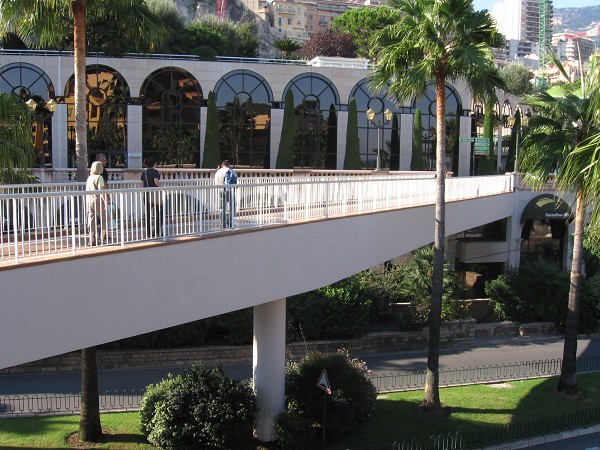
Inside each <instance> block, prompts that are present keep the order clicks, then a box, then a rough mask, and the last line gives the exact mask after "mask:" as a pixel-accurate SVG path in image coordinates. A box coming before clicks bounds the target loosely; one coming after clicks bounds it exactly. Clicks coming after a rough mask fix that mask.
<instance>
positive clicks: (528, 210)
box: [521, 194, 573, 223]
mask: <svg viewBox="0 0 600 450" xmlns="http://www.w3.org/2000/svg"><path fill="white" fill-rule="evenodd" d="M572 218H573V212H572V211H571V207H570V206H569V205H568V203H567V202H565V201H564V200H562V199H560V198H558V197H557V196H556V195H553V194H542V195H538V196H537V197H535V198H534V199H532V200H531V201H530V202H529V203H528V204H527V206H526V207H525V209H523V213H522V214H521V223H525V221H526V220H528V219H534V220H535V219H548V220H550V219H562V220H567V219H572Z"/></svg>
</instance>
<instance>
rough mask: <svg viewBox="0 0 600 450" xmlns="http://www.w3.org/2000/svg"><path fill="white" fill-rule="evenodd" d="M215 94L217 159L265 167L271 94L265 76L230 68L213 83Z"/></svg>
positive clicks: (268, 163) (269, 128)
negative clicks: (217, 136) (218, 149)
mask: <svg viewBox="0 0 600 450" xmlns="http://www.w3.org/2000/svg"><path fill="white" fill-rule="evenodd" d="M215 96H216V100H217V108H218V109H219V117H220V133H219V137H220V139H219V148H220V150H221V159H228V160H229V161H232V162H234V163H235V164H239V165H243V166H247V167H261V168H266V169H268V168H269V166H270V152H269V148H270V135H271V125H270V124H271V107H272V104H273V94H272V92H271V89H270V87H269V85H268V84H267V82H266V80H265V79H264V78H263V77H261V76H260V75H258V74H257V73H254V72H251V71H249V70H237V71H234V72H230V73H228V74H226V75H225V76H224V77H223V78H221V80H219V82H218V83H217V85H216V86H215Z"/></svg>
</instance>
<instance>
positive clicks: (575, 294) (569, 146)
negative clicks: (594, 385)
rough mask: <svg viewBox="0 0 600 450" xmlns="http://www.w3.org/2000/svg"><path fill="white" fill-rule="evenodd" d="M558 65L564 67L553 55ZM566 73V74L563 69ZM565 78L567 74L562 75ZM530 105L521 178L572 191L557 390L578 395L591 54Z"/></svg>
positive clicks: (596, 177)
mask: <svg viewBox="0 0 600 450" xmlns="http://www.w3.org/2000/svg"><path fill="white" fill-rule="evenodd" d="M554 62H555V64H556V65H557V67H559V70H562V71H563V72H564V69H563V68H562V66H561V65H560V63H559V62H558V61H557V60H556V58H554ZM564 75H566V74H564ZM567 79H568V77H567ZM523 103H524V104H527V105H530V106H532V107H533V108H534V110H535V115H534V116H533V117H531V118H530V120H529V124H528V127H527V130H526V135H525V138H524V140H523V147H522V150H523V151H522V152H521V158H522V160H521V162H520V164H521V165H520V168H521V170H522V171H523V172H525V176H524V180H523V181H524V182H525V183H529V184H531V185H533V186H545V183H546V182H547V180H548V175H549V173H551V172H556V180H555V183H556V187H557V189H558V190H560V191H563V192H573V193H574V194H575V197H576V198H575V231H574V236H573V257H572V263H571V264H572V265H571V276H570V278H571V283H570V289H569V298H568V309H567V320H566V330H565V342H564V348H563V361H562V367H561V374H560V379H559V382H558V386H557V390H558V391H559V392H561V393H564V394H566V395H573V396H575V395H578V394H579V388H578V386H577V366H576V357H577V331H578V322H579V306H580V291H581V282H582V261H583V238H584V229H585V215H586V211H587V209H588V207H593V212H592V222H591V226H593V227H594V228H596V229H597V228H598V225H599V219H600V210H599V208H598V203H597V199H598V198H599V196H600V73H599V67H598V62H597V60H596V59H594V60H593V61H592V62H591V64H590V67H589V70H588V73H587V75H586V76H585V77H583V78H582V79H581V80H580V81H578V82H572V83H567V84H565V85H562V86H559V87H553V88H550V89H548V90H546V91H543V92H539V93H537V94H534V95H532V96H530V97H527V98H526V99H525V100H524V101H523Z"/></svg>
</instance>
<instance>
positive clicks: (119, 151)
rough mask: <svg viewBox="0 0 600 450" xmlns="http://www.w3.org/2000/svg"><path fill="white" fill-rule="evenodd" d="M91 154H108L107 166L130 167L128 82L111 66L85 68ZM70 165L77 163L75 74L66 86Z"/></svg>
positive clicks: (93, 156)
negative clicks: (127, 158) (128, 157)
mask: <svg viewBox="0 0 600 450" xmlns="http://www.w3.org/2000/svg"><path fill="white" fill-rule="evenodd" d="M86 97H87V119H88V158H89V162H90V163H91V162H92V161H94V160H95V158H96V155H97V154H98V153H105V154H106V156H107V157H108V167H127V161H126V155H127V99H128V98H129V86H128V85H127V83H126V81H125V79H124V78H123V76H122V75H121V74H120V73H119V72H117V71H116V70H114V69H112V68H111V67H108V66H103V65H91V66H88V67H87V69H86ZM65 103H66V104H67V105H68V110H67V127H68V131H69V134H68V147H69V148H68V155H69V167H75V166H76V164H75V162H76V154H75V76H71V78H69V80H68V81H67V85H66V88H65Z"/></svg>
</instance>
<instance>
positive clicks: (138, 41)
mask: <svg viewBox="0 0 600 450" xmlns="http://www.w3.org/2000/svg"><path fill="white" fill-rule="evenodd" d="M97 12H102V13H103V14H104V16H105V17H106V18H107V19H113V20H115V21H126V22H127V27H123V29H122V31H125V32H126V35H123V36H121V37H122V38H123V39H124V40H125V39H127V40H128V41H129V42H131V43H132V44H133V45H134V46H136V47H138V46H143V45H148V47H149V48H152V47H153V45H154V43H156V42H158V41H160V40H161V39H162V37H163V32H164V28H163V27H162V25H161V23H160V21H159V19H158V17H157V16H155V15H154V14H153V13H151V12H150V10H149V9H148V8H147V6H146V4H145V2H144V1H143V0H43V1H41V0H2V1H1V2H0V36H4V35H6V34H7V33H10V32H14V33H15V34H16V35H17V36H18V37H19V38H21V39H22V40H23V41H24V42H25V43H26V44H29V45H31V46H35V47H39V48H44V47H45V46H48V45H52V44H54V43H57V42H58V41H60V40H61V39H62V36H64V34H63V31H64V29H65V26H66V24H67V21H68V20H72V21H73V22H72V23H73V66H74V73H75V139H76V144H75V151H76V154H77V162H76V164H77V179H78V180H80V181H82V180H85V179H86V178H87V174H88V168H87V166H88V149H87V132H88V127H87V101H86V90H87V86H86V33H85V31H86V30H85V19H86V14H94V13H97ZM98 408H99V407H98V387H97V373H96V350H95V348H88V349H83V350H82V396H81V414H80V426H79V437H80V439H81V440H85V441H88V440H89V441H93V440H96V439H97V438H98V437H99V436H101V435H102V428H101V426H100V414H99V410H98Z"/></svg>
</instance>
